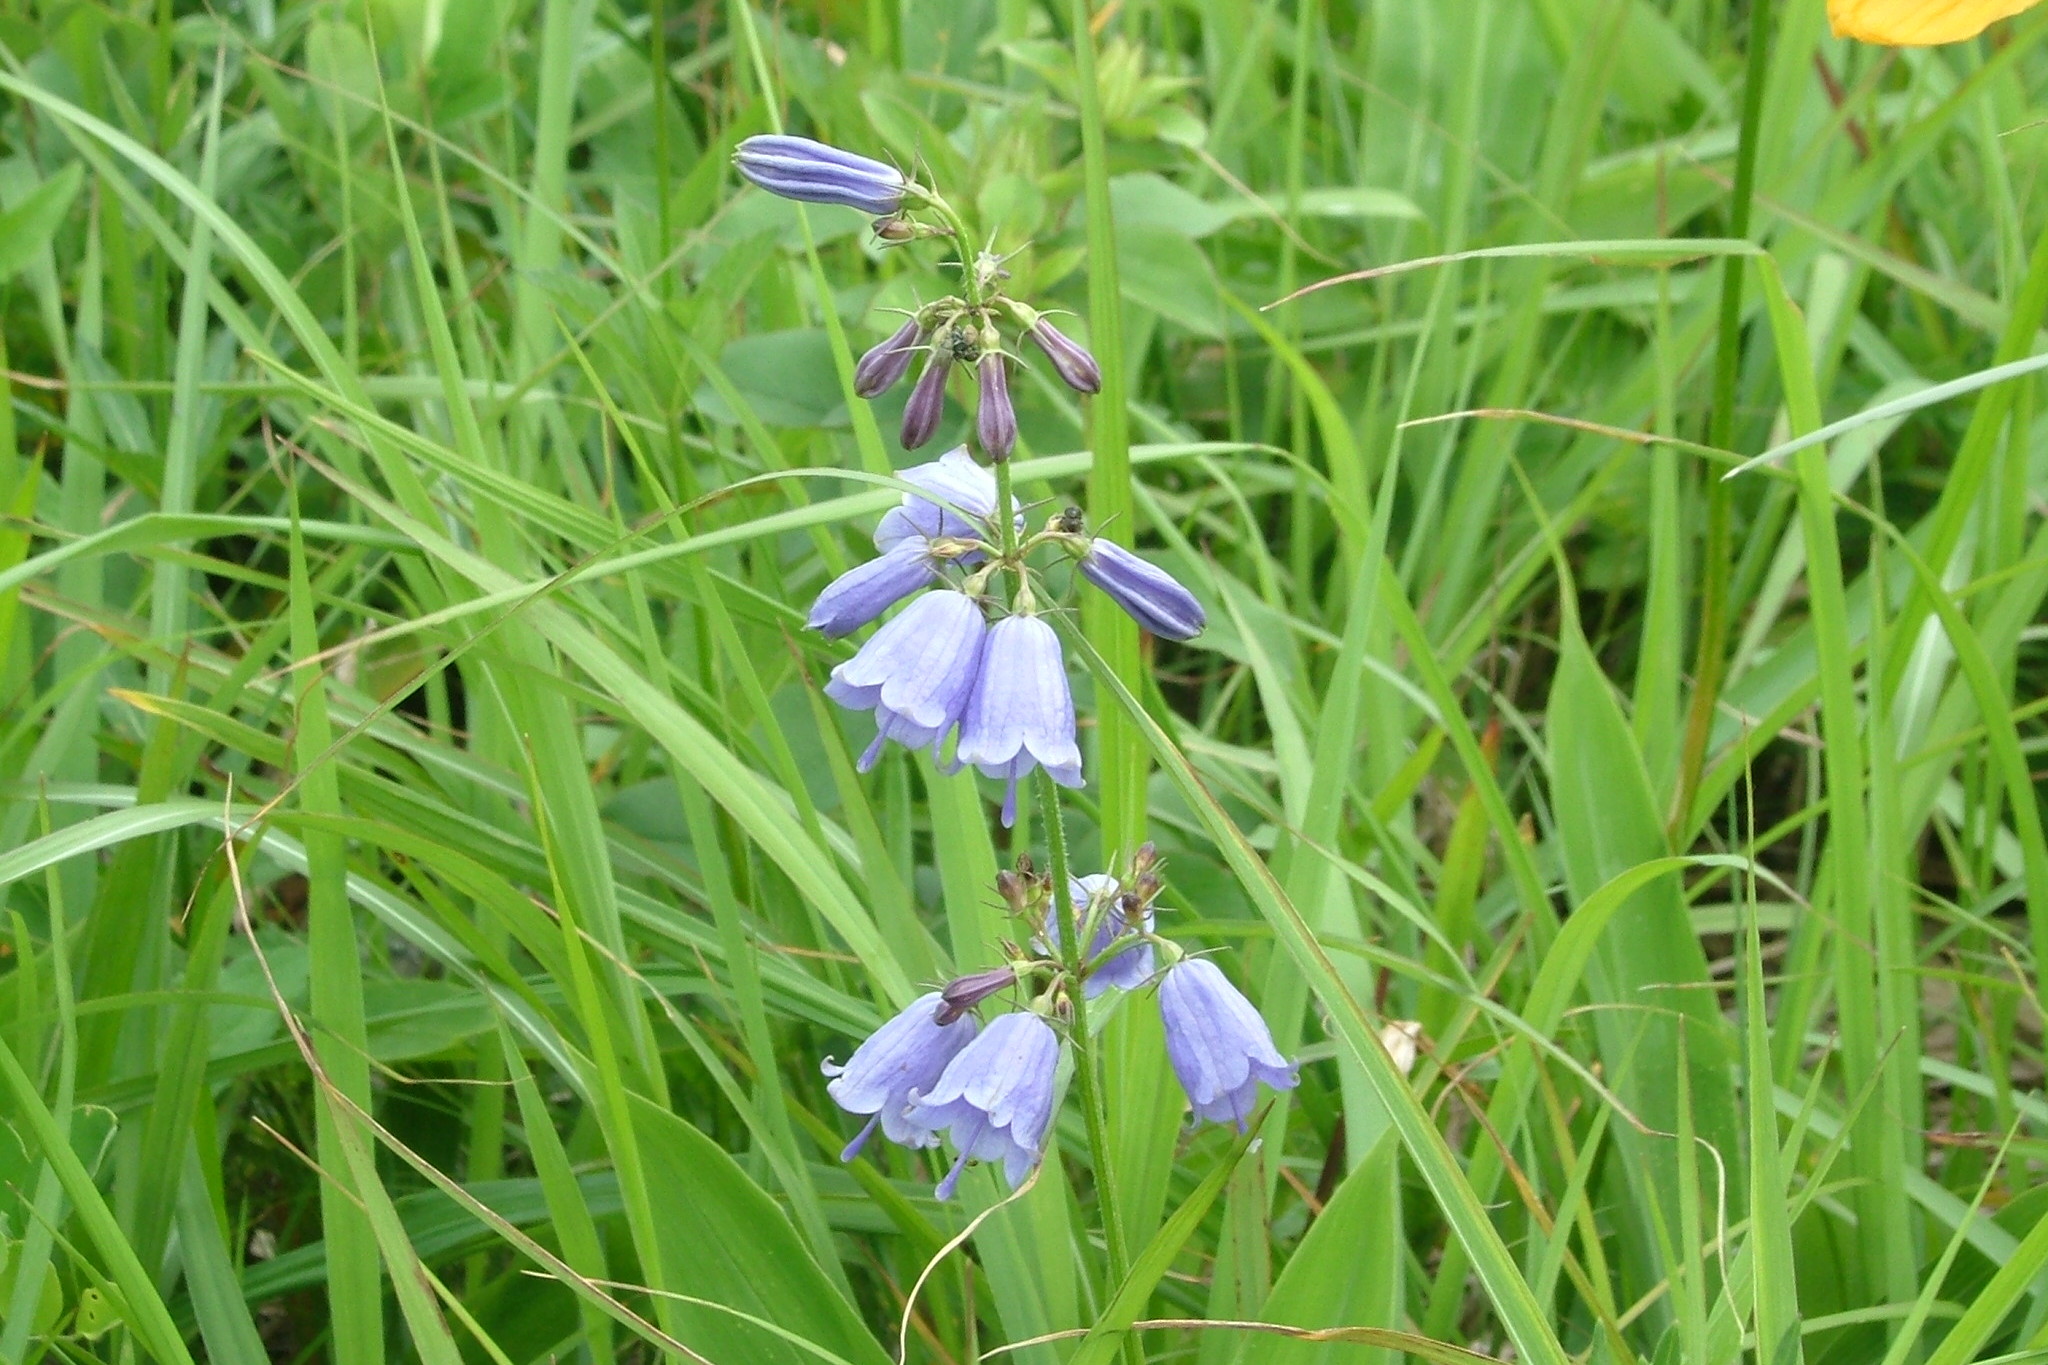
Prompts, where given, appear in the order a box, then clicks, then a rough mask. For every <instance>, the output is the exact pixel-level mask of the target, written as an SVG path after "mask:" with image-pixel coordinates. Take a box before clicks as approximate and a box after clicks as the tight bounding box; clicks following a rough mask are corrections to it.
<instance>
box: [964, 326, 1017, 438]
mask: <svg viewBox="0 0 2048 1365" xmlns="http://www.w3.org/2000/svg"><path fill="white" fill-rule="evenodd" d="M1008 363H1009V362H1008V361H1006V360H1004V359H1003V353H1002V352H1001V351H988V352H986V353H984V354H983V355H982V357H981V360H980V361H979V362H978V364H977V365H976V373H977V375H978V377H979V378H980V380H981V394H980V401H979V403H978V404H977V406H976V407H975V411H974V431H975V435H977V436H979V437H980V438H981V448H982V450H983V452H985V453H986V454H987V455H988V457H989V459H990V460H991V461H992V462H994V463H996V464H1001V463H1002V462H1003V461H1004V460H1007V459H1009V458H1010V452H1011V451H1012V450H1014V449H1016V448H1017V409H1016V408H1015V407H1014V406H1012V405H1011V403H1010V378H1009V373H1008V370H1007V368H1006V367H1007V365H1008Z"/></svg>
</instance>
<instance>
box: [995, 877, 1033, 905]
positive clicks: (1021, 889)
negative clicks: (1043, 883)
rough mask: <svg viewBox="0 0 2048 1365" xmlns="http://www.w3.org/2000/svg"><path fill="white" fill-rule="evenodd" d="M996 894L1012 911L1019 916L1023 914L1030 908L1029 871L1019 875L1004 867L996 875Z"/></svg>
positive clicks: (1030, 887)
mask: <svg viewBox="0 0 2048 1365" xmlns="http://www.w3.org/2000/svg"><path fill="white" fill-rule="evenodd" d="M996 894H997V895H998V896H1001V897H1002V898H1003V903H1004V904H1006V905H1008V906H1009V907H1010V908H1011V909H1012V910H1014V911H1016V912H1017V913H1018V914H1020V915H1021V914H1023V913H1024V912H1025V911H1026V910H1028V909H1029V908H1030V907H1031V902H1032V899H1033V894H1032V879H1031V876H1030V873H1029V871H1028V870H1027V871H1025V872H1021V873H1020V872H1012V871H1010V869H1009V868H1007V867H1006V868H1004V869H1003V870H1002V871H1001V872H998V873H996Z"/></svg>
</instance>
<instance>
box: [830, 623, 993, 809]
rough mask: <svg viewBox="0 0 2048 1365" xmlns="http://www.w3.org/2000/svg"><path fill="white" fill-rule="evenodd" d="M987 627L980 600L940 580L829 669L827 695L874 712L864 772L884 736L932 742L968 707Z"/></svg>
mask: <svg viewBox="0 0 2048 1365" xmlns="http://www.w3.org/2000/svg"><path fill="white" fill-rule="evenodd" d="M987 633H988V627H987V623H986V622H985V621H984V620H983V619H982V615H981V606H980V604H979V603H977V602H976V601H975V600H974V599H973V598H971V597H969V596H968V595H967V594H966V593H963V592H960V591H957V590H956V589H953V588H939V589H935V590H934V591H932V592H928V593H926V594H924V595H923V596H922V597H918V598H916V599H914V600H912V602H911V604H910V605H909V606H908V607H905V608H904V609H903V610H902V611H901V612H900V613H898V614H897V615H896V616H895V617H894V618H892V619H891V620H890V621H889V622H888V624H886V625H884V626H883V627H882V628H881V629H880V630H878V631H876V632H875V633H874V634H873V635H872V636H870V637H869V639H868V642H867V643H866V644H864V645H862V646H861V647H860V652H859V653H858V654H855V655H854V656H853V657H852V658H851V659H848V660H847V661H846V662H845V663H843V664H841V665H839V666H838V667H837V668H835V669H833V670H832V678H831V681H829V682H827V683H826V684H825V695H826V696H828V697H830V698H831V699H832V700H833V701H836V702H838V703H839V704H840V705H841V706H844V707H846V708H847V709H848V710H852V711H868V710H872V711H873V712H874V713H875V742H874V743H873V744H870V745H869V746H868V749H867V752H866V753H864V754H862V755H861V757H860V770H861V771H862V772H866V771H867V770H868V769H870V768H872V767H874V766H875V761H876V760H877V759H879V758H880V757H881V756H882V745H883V743H884V742H885V741H887V740H892V739H893V740H895V741H896V742H897V743H898V744H901V745H902V746H903V747H905V748H906V749H922V748H925V747H926V746H931V747H932V748H933V749H934V750H936V748H937V747H938V745H939V744H940V743H941V742H942V741H943V740H944V739H945V737H946V733H947V732H948V731H949V730H951V729H952V728H953V727H954V726H955V725H957V724H958V723H959V721H960V716H961V714H962V712H964V711H965V710H966V708H967V699H968V696H969V694H971V693H972V692H973V690H974V679H975V676H976V674H977V672H978V671H979V669H980V666H981V654H982V638H983V637H984V636H985V635H987Z"/></svg>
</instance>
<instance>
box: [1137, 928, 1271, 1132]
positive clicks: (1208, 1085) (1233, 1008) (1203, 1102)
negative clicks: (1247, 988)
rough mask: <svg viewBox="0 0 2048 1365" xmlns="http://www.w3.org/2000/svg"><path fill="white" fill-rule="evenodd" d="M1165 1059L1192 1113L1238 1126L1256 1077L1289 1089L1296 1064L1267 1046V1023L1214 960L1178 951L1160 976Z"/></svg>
mask: <svg viewBox="0 0 2048 1365" xmlns="http://www.w3.org/2000/svg"><path fill="white" fill-rule="evenodd" d="M1159 1013H1160V1017H1161V1018H1162V1019H1164V1020H1165V1022H1166V1058H1167V1060H1168V1061H1169V1062H1171V1063H1172V1064H1173V1074H1174V1075H1175V1076H1177V1077H1178V1078H1179V1079H1180V1086H1181V1089H1183V1090H1185V1091H1186V1092H1187V1095H1188V1103H1189V1105H1191V1106H1192V1107H1193V1109H1194V1111H1195V1117H1196V1118H1197V1119H1212V1120H1214V1121H1215V1122H1217V1123H1234V1124H1236V1125H1237V1129H1238V1131H1239V1132H1243V1131H1244V1126H1245V1120H1246V1119H1248V1118H1250V1117H1251V1113H1252V1101H1253V1100H1254V1099H1255V1098H1256V1097H1257V1095H1258V1089H1259V1082H1260V1081H1264V1082H1265V1083H1266V1084H1267V1085H1270V1086H1272V1087H1273V1088H1274V1089H1275V1090H1287V1089H1291V1088H1292V1087H1293V1086H1294V1084H1295V1081H1296V1080H1297V1077H1296V1075H1295V1071H1294V1067H1293V1066H1291V1065H1290V1064H1289V1063H1288V1061H1287V1059H1286V1058H1285V1057H1282V1056H1281V1055H1280V1052H1279V1049H1277V1048H1275V1047H1274V1046H1273V1034H1272V1031H1271V1030H1270V1029H1268V1028H1267V1027H1266V1021H1265V1020H1264V1019H1262V1018H1260V1017H1259V1012H1258V1011H1257V1010H1256V1009H1254V1008H1253V1007H1252V1002H1251V1001H1249V1000H1247V999H1245V998H1244V995H1243V993H1242V992H1240V991H1239V990H1238V989H1237V987H1235V986H1233V985H1231V984H1230V981H1229V978H1227V977H1225V976H1224V975H1223V971H1222V969H1221V968H1220V967H1218V966H1217V965H1216V964H1215V963H1213V962H1211V961H1209V960H1208V959H1207V958H1201V957H1184V958H1182V959H1181V960H1180V961H1178V962H1176V963H1174V964H1173V965H1172V966H1171V967H1168V968H1167V969H1166V975H1165V976H1164V977H1163V978H1162V979H1161V980H1160V982H1159Z"/></svg>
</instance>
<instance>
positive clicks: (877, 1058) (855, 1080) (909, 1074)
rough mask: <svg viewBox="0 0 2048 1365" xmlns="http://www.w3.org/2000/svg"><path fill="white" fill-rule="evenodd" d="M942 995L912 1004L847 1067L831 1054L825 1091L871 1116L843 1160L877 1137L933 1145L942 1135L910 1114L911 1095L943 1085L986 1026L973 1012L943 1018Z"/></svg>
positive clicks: (838, 1102) (825, 1067)
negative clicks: (943, 1079)
mask: <svg viewBox="0 0 2048 1365" xmlns="http://www.w3.org/2000/svg"><path fill="white" fill-rule="evenodd" d="M941 1003H942V1002H941V1001H940V999H939V993H938V992H937V991H931V992H929V993H927V994H925V995H920V996H919V997H918V998H917V999H915V1000H913V1001H911V1002H910V1004H909V1005H908V1006H907V1007H905V1008H904V1010H903V1012H902V1013H900V1014H898V1015H897V1016H896V1017H895V1018H893V1019H891V1020H890V1021H889V1022H888V1023H886V1024H884V1025H882V1026H881V1027H880V1028H878V1029H876V1030H875V1031H874V1032H873V1033H871V1034H869V1035H868V1038H867V1041H865V1042H863V1043H862V1044H861V1045H860V1046H859V1047H857V1048H855V1049H854V1050H853V1055H852V1056H851V1057H848V1058H847V1059H846V1064H845V1065H844V1066H841V1065H839V1064H838V1063H836V1062H834V1061H833V1060H832V1059H831V1058H830V1057H827V1058H826V1059H825V1060H824V1061H823V1062H822V1063H821V1064H820V1067H819V1069H820V1070H822V1071H823V1072H824V1073H825V1074H826V1075H827V1076H830V1077H831V1078H832V1080H831V1082H830V1083H829V1084H827V1085H826V1087H825V1093H826V1094H828V1095H830V1096H831V1097H832V1102H833V1103H834V1104H836V1105H838V1106H839V1107H840V1108H841V1109H844V1110H845V1111H846V1112H847V1113H849V1114H866V1115H868V1116H869V1118H868V1121H867V1126H866V1127H864V1128H862V1129H861V1130H860V1132H859V1133H858V1134H857V1135H856V1136H855V1137H854V1139H853V1141H851V1142H849V1143H847V1144H846V1150H845V1151H843V1152H841V1153H840V1154H839V1159H840V1160H841V1161H851V1160H853V1159H854V1158H855V1157H856V1156H858V1155H860V1149H861V1148H862V1147H863V1146H865V1145H866V1144H867V1140H868V1139H869V1138H870V1137H872V1136H873V1135H874V1131H875V1125H876V1124H880V1125H881V1128H882V1135H883V1136H884V1137H886V1138H888V1139H889V1141H891V1142H898V1143H901V1144H903V1145H904V1146H905V1147H929V1146H931V1145H933V1144H934V1143H936V1142H937V1141H938V1140H939V1139H938V1135H937V1134H936V1133H934V1132H933V1131H932V1129H931V1128H930V1127H929V1126H927V1125H924V1124H920V1123H917V1122H915V1121H914V1120H913V1119H912V1117H911V1115H910V1103H911V1102H910V1096H911V1094H912V1092H914V1091H922V1090H925V1089H927V1088H929V1087H930V1086H932V1085H935V1084H937V1083H938V1080H939V1078H940V1077H941V1076H943V1075H944V1074H945V1072H946V1065H947V1063H949V1062H951V1061H952V1060H953V1058H954V1057H956V1056H958V1055H959V1053H960V1050H961V1049H962V1048H964V1047H966V1046H967V1045H968V1044H969V1043H971V1042H973V1041H974V1035H975V1033H976V1032H977V1031H978V1030H979V1028H980V1024H979V1023H978V1022H977V1021H976V1020H975V1018H974V1016H973V1015H955V1016H953V1017H952V1018H951V1019H949V1020H947V1021H946V1022H944V1023H941V1022H939V1009H940V1007H941Z"/></svg>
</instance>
